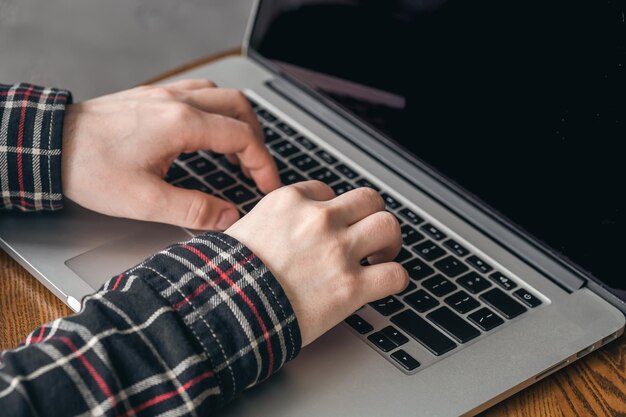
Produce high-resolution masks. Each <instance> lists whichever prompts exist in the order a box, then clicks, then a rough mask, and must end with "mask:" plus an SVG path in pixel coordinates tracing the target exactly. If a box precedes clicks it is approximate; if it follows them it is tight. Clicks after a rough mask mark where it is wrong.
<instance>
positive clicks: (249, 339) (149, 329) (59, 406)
mask: <svg viewBox="0 0 626 417" xmlns="http://www.w3.org/2000/svg"><path fill="white" fill-rule="evenodd" d="M2 91H7V92H8V91H13V92H12V93H11V95H10V97H12V98H11V99H8V100H6V101H5V103H12V104H9V106H8V107H7V108H5V109H2V107H1V106H2V105H1V104H0V110H1V111H2V112H3V114H9V116H6V117H7V118H9V119H11V123H6V122H4V120H3V124H2V125H0V132H3V133H2V135H3V136H1V137H2V138H5V139H6V140H5V139H3V140H5V141H3V142H2V143H3V146H5V148H3V149H2V151H0V155H1V156H0V157H1V158H2V159H1V160H0V170H2V176H3V177H2V179H3V181H5V179H8V181H7V182H3V183H2V191H3V192H5V191H7V194H5V195H8V196H9V201H8V202H7V201H6V199H5V202H4V204H3V206H4V207H18V208H20V209H27V210H32V209H54V208H58V207H60V198H61V197H60V195H59V197H58V199H57V198H52V193H50V192H48V194H46V192H47V191H41V195H40V196H39V197H37V195H36V193H32V194H25V193H22V194H20V192H19V191H20V190H21V188H19V184H22V183H23V184H25V185H24V189H27V188H26V184H33V183H34V182H35V181H36V179H35V178H33V175H34V174H32V172H38V173H39V175H43V174H41V172H43V171H44V167H45V170H47V167H50V166H51V165H56V166H57V168H58V169H57V170H53V169H51V170H50V171H47V174H46V175H47V176H46V177H45V179H46V180H48V181H50V182H51V183H53V184H57V186H58V184H60V177H59V175H60V168H59V167H58V166H59V165H60V156H59V158H52V157H53V155H52V154H51V153H50V152H48V153H47V154H46V156H45V157H39V158H32V156H33V155H35V154H37V155H39V156H41V155H44V153H39V152H36V151H32V150H33V149H35V148H33V147H32V146H34V144H37V143H39V144H40V146H41V142H43V141H42V140H41V139H39V141H38V142H36V141H35V140H33V138H29V137H28V135H31V134H36V135H40V137H44V136H45V135H50V134H52V135H53V136H54V135H57V136H55V137H53V138H50V137H49V136H45V137H46V140H47V141H48V143H49V144H52V143H54V144H56V145H55V146H56V148H55V149H57V150H58V151H59V155H60V146H61V139H60V134H61V132H62V128H61V126H53V125H54V123H58V122H59V121H62V120H63V115H62V114H55V112H60V113H62V112H63V110H59V109H58V108H57V107H54V106H55V105H54V104H50V103H48V99H45V103H41V105H34V108H35V109H37V110H36V111H35V112H34V114H32V115H31V118H30V119H28V118H26V119H25V118H24V117H21V116H19V115H18V116H17V119H14V116H13V108H16V107H19V106H18V105H17V104H15V103H17V102H18V99H17V98H16V97H18V93H17V92H18V91H20V93H19V94H20V95H21V97H22V101H21V103H22V107H24V108H26V110H24V112H26V113H29V111H30V109H32V108H33V107H31V105H30V104H24V103H30V101H29V100H31V99H33V98H32V97H33V96H34V95H35V94H38V95H39V96H40V98H41V97H44V96H49V95H50V94H56V95H60V94H62V93H60V92H56V93H54V92H53V90H43V89H37V88H35V87H33V88H32V90H31V87H28V86H20V87H10V88H6V89H5V90H2ZM27 91H32V93H31V94H30V95H28V93H27ZM46 91H48V93H46ZM35 92H37V93H35ZM64 94H65V95H64V97H65V99H62V100H61V99H58V100H59V102H61V101H63V103H67V101H68V99H69V94H68V93H64ZM5 96H6V97H9V94H8V93H7V94H6V95H5ZM3 97H4V96H3ZM24 100H25V101H24ZM54 101H55V100H54V99H51V102H54ZM7 112H8V113H7ZM40 112H43V114H40ZM20 114H22V113H20ZM20 117H21V119H20ZM20 120H25V121H24V122H20ZM36 120H42V121H43V120H45V121H47V123H50V127H49V128H46V129H44V128H42V127H41V126H42V125H43V122H41V124H39V122H36ZM52 120H54V122H52ZM35 122H36V126H27V124H28V123H35ZM16 123H17V124H16ZM6 126H8V127H9V129H15V127H14V126H17V129H18V131H17V132H15V131H14V130H11V132H10V133H4V130H2V129H3V128H4V127H6ZM20 130H21V131H22V132H23V133H21V134H20V133H19V131H20ZM50 132H52V133H50ZM44 133H45V135H44ZM16 137H18V138H21V139H19V144H20V145H21V146H18V142H13V139H12V138H16ZM7 138H8V139H7ZM5 144H7V145H5ZM25 144H27V146H26V147H25V146H24V145H25ZM11 147H15V149H14V150H13V148H11ZM18 147H21V149H22V150H19V149H17V148H18ZM25 148H28V149H31V152H30V153H28V152H24V151H23V149H25ZM44 149H46V150H50V151H51V150H52V145H46V146H45V147H44ZM11 153H13V154H15V155H11V156H9V155H10V154H11ZM20 154H21V155H22V163H21V164H22V165H21V167H22V168H21V169H25V170H30V171H31V177H30V178H31V181H30V182H27V181H25V180H24V178H25V177H24V175H25V173H22V175H21V176H20V175H18V173H17V172H16V171H15V170H16V169H18V168H17V166H18V165H16V161H15V159H17V155H20ZM24 155H30V156H31V158H30V159H28V161H29V165H28V167H30V168H24V167H25V166H26V164H25V162H24V160H25V159H26V158H24ZM54 156H57V155H56V154H55V155H54ZM11 158H13V159H14V162H13V163H11V164H9V163H7V160H9V159H11ZM35 160H37V161H39V163H40V164H41V165H40V166H39V167H33V163H34V161H35ZM51 160H54V162H53V163H51V162H50V161H51ZM44 161H46V162H44ZM10 174H11V175H10ZM13 178H17V180H14V179H13ZM19 178H22V180H20V179H19ZM33 180H35V181H33ZM16 181H17V182H16ZM20 181H23V182H20ZM4 184H9V185H10V186H11V187H12V186H13V185H15V184H18V188H4ZM41 189H42V190H55V192H58V193H59V194H60V187H59V188H53V187H49V188H44V187H43V186H42V188H41ZM8 190H13V191H8ZM15 190H17V191H15ZM11 192H13V193H15V195H16V197H13V194H11ZM29 195H30V196H31V198H30V199H29V198H28V196H29ZM21 198H23V199H24V200H23V201H25V202H28V204H31V205H28V204H24V203H23V201H22V200H21ZM57 204H59V206H58V207H57ZM0 215H1V214H0ZM301 343H302V341H301V338H300V331H299V328H298V324H297V321H296V317H295V314H294V312H293V310H292V308H291V305H290V303H289V301H288V299H287V296H286V294H285V293H284V291H283V289H282V288H281V286H280V285H279V283H278V281H277V280H276V279H275V277H274V276H273V275H272V274H271V272H270V271H269V270H268V269H267V268H266V267H265V265H264V264H263V262H261V260H259V259H258V258H257V257H256V256H255V255H254V254H253V253H252V252H250V251H249V250H248V249H247V248H246V247H245V246H243V245H242V244H241V243H239V242H237V241H236V240H235V239H233V238H231V237H230V236H227V235H225V234H222V233H207V234H204V235H202V236H198V237H196V238H194V239H191V240H190V241H188V242H184V243H180V244H177V245H173V246H171V247H169V248H167V249H166V250H164V251H162V252H159V253H157V254H155V255H153V256H152V257H150V258H149V259H148V260H146V261H145V262H143V263H142V264H140V265H138V266H136V267H134V268H132V269H130V270H129V271H126V272H125V273H123V274H120V275H119V276H116V277H114V278H112V279H110V280H109V281H108V282H107V283H106V284H104V286H103V287H102V288H101V289H100V290H99V291H98V292H96V293H95V294H93V295H90V296H88V297H86V298H85V299H84V300H83V307H82V310H81V312H80V313H78V314H76V315H73V316H69V317H66V318H62V319H57V320H55V321H53V322H51V323H48V324H46V325H44V326H42V327H41V328H39V329H37V330H35V331H33V332H32V333H31V334H30V335H29V336H28V337H27V338H26V339H25V340H24V342H23V343H22V344H21V345H20V346H19V347H17V348H16V349H14V350H7V351H4V352H1V353H0V410H2V411H1V412H0V414H2V415H5V414H6V415H11V416H13V415H16V416H17V415H19V416H22V415H33V416H40V415H45V416H50V415H58V416H88V415H106V416H118V417H130V416H134V415H170V416H182V415H189V416H204V415H209V414H212V413H213V412H214V411H215V410H216V409H218V408H219V407H221V406H223V405H225V404H226V403H228V402H229V401H231V400H232V399H233V398H235V397H236V396H237V394H239V393H240V392H242V391H243V390H244V389H246V388H249V387H251V386H253V385H255V384H256V383H258V382H260V381H262V380H264V379H266V378H267V377H269V376H270V375H271V374H272V373H274V372H276V371H277V370H278V369H280V367H281V366H282V365H283V364H284V363H285V362H286V361H288V360H291V359H293V358H294V357H295V356H296V355H297V354H298V352H299V350H300V346H301Z"/></svg>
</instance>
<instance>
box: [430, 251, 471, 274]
mask: <svg viewBox="0 0 626 417" xmlns="http://www.w3.org/2000/svg"><path fill="white" fill-rule="evenodd" d="M435 268H437V269H438V270H440V271H441V272H443V273H444V274H446V275H447V276H449V277H450V278H454V277H456V276H458V275H461V274H462V273H463V272H465V271H467V270H469V268H468V267H467V266H466V265H465V264H464V263H462V262H461V261H459V260H458V259H456V258H455V257H454V256H452V255H450V256H446V257H445V258H443V259H441V260H439V261H437V262H435Z"/></svg>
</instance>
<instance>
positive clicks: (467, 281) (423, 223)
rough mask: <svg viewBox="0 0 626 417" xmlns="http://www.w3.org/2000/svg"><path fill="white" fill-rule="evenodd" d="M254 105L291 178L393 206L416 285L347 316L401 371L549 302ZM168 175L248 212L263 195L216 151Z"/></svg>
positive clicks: (187, 160)
mask: <svg viewBox="0 0 626 417" xmlns="http://www.w3.org/2000/svg"><path fill="white" fill-rule="evenodd" d="M251 104H252V106H253V108H254V111H255V112H256V114H257V116H258V118H259V121H260V122H261V124H262V126H263V131H264V133H265V140H266V143H267V146H268V148H269V150H270V153H271V154H272V155H273V156H274V158H275V160H276V164H277V166H278V169H279V174H280V178H281V180H282V181H283V183H284V184H293V183H296V182H299V181H305V180H309V179H316V180H320V181H323V182H325V183H326V184H328V185H330V186H331V187H332V188H333V190H334V191H335V193H336V194H337V195H340V194H343V193H345V192H348V191H350V190H352V189H354V188H358V187H370V188H373V189H376V190H377V191H379V192H380V193H381V196H382V197H383V199H384V201H385V204H386V207H387V210H388V211H390V212H392V213H394V214H395V215H396V217H397V218H398V220H399V221H400V225H401V230H402V238H403V240H404V246H403V248H402V250H401V252H400V254H399V255H398V257H397V258H396V261H398V262H400V263H401V264H402V265H403V266H404V267H405V268H406V269H407V271H408V273H409V276H410V283H409V286H408V287H407V288H406V289H405V290H404V291H402V292H401V293H399V294H396V295H393V296H389V297H386V298H384V299H381V300H377V301H374V302H372V303H370V304H369V306H364V307H363V308H362V309H360V310H359V311H357V312H356V313H355V314H353V315H352V316H350V317H348V318H347V319H346V323H347V324H348V326H350V327H351V328H352V329H353V330H354V331H355V332H356V333H357V334H358V335H359V337H361V338H362V339H363V340H365V341H366V342H367V343H369V344H370V346H372V347H373V348H374V349H375V350H377V351H378V352H379V353H380V354H381V355H383V356H384V357H385V358H386V359H387V360H389V361H390V362H391V363H394V364H395V365H396V366H397V367H398V368H399V369H401V370H403V371H404V372H405V373H414V372H416V371H417V370H419V369H420V366H421V365H420V362H419V361H418V359H416V358H415V357H413V356H418V355H424V354H426V355H433V356H434V357H441V356H442V355H445V354H447V353H449V352H453V351H454V350H455V349H459V348H460V347H462V346H463V345H464V344H467V343H468V342H470V341H474V340H476V339H479V338H480V337H483V336H485V335H487V334H488V333H489V332H492V331H493V330H494V329H497V328H498V327H500V326H502V325H503V324H504V323H506V322H507V321H508V320H512V319H514V318H517V317H519V316H520V315H523V314H524V313H526V312H528V311H529V310H531V309H533V308H536V307H538V306H540V305H541V304H542V301H541V298H540V297H539V296H537V295H535V293H534V290H533V291H529V290H527V289H526V288H523V287H522V283H521V282H516V281H515V280H514V279H512V278H510V277H509V276H507V275H506V274H505V273H503V272H500V271H498V270H497V269H496V268H494V267H493V266H492V265H491V264H490V263H489V262H488V260H485V259H482V258H481V257H479V256H477V255H476V254H473V253H472V252H471V251H470V250H469V249H467V248H466V247H465V246H464V244H463V243H462V242H459V241H458V240H456V239H453V238H450V237H449V236H448V233H446V231H444V230H443V229H444V227H440V226H438V225H436V224H433V222H431V221H427V220H426V219H425V218H424V217H425V216H423V215H421V214H419V213H416V212H415V211H414V210H413V209H411V208H409V207H405V206H404V205H403V204H402V203H401V202H399V200H398V199H397V198H395V197H393V195H392V193H391V192H390V191H386V190H382V189H381V188H380V187H379V186H378V185H376V184H375V182H373V181H372V180H370V179H369V178H367V177H365V176H364V175H362V173H361V172H359V171H358V170H357V169H355V168H354V167H352V166H350V165H349V164H348V163H347V162H346V161H342V160H340V158H339V157H338V156H337V155H334V154H333V153H331V152H329V151H328V150H326V149H324V147H323V146H322V145H321V144H319V143H318V142H317V141H315V140H314V139H312V138H309V137H307V136H305V135H303V134H301V133H300V132H298V130H297V129H296V128H294V127H292V126H291V125H289V124H288V123H286V122H284V121H282V120H280V119H279V117H278V116H276V115H275V114H273V113H272V112H270V111H269V110H268V109H265V108H263V107H261V106H260V105H259V104H258V103H256V102H254V101H252V100H251ZM166 180H167V181H169V182H171V183H172V184H173V185H176V186H179V187H184V188H189V189H195V190H200V191H202V192H206V193H210V194H213V195H217V196H220V197H222V198H224V199H227V200H230V201H232V202H233V203H235V204H236V205H237V206H238V208H239V210H240V211H241V214H242V215H245V214H246V213H247V212H249V211H250V210H252V208H254V206H255V205H256V203H258V202H259V200H260V199H261V198H262V197H263V194H262V193H261V192H260V191H259V190H258V188H257V187H256V186H255V185H254V182H253V181H252V180H250V179H249V178H247V177H246V176H245V175H243V173H242V172H241V170H240V169H239V167H238V166H236V165H232V164H230V163H229V162H228V160H227V159H226V158H225V157H224V156H223V155H218V154H214V153H211V152H204V151H200V152H195V153H190V154H183V155H180V157H179V158H178V159H177V160H176V161H175V162H174V164H173V165H172V167H171V169H170V170H169V172H168V174H167V176H166ZM468 246H469V245H468ZM369 308H371V309H372V310H373V311H375V312H376V313H374V314H376V315H377V317H376V319H375V320H374V321H375V322H376V323H378V324H376V323H369V322H368V321H367V320H366V319H365V317H364V316H370V317H371V314H372V313H371V312H369V311H366V309H369ZM381 318H382V323H384V325H382V326H381V325H380V324H379V323H380V322H381V320H379V319H381ZM411 344H418V345H415V346H411ZM420 347H421V348H420ZM422 348H425V351H424V349H422ZM409 352H418V353H417V354H416V353H413V355H412V354H411V353H409ZM422 357H423V356H422ZM430 359H432V357H431V358H429V360H430ZM431 362H432V361H431Z"/></svg>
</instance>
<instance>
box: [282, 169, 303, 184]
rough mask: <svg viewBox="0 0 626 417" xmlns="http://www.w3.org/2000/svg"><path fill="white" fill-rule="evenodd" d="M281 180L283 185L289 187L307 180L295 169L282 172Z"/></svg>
mask: <svg viewBox="0 0 626 417" xmlns="http://www.w3.org/2000/svg"><path fill="white" fill-rule="evenodd" d="M280 180H281V181H282V182H283V184H285V185H289V184H295V183H296V182H300V181H304V180H306V178H304V177H303V176H302V175H300V174H298V173H297V172H296V171H294V170H293V169H289V170H287V171H284V172H281V174H280Z"/></svg>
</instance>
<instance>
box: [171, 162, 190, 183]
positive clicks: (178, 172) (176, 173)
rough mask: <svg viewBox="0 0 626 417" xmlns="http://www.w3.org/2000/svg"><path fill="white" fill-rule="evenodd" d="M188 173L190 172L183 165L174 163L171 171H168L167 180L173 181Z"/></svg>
mask: <svg viewBox="0 0 626 417" xmlns="http://www.w3.org/2000/svg"><path fill="white" fill-rule="evenodd" d="M187 175H189V174H188V173H187V171H185V170H184V169H183V168H182V167H180V166H179V165H176V164H172V166H171V167H170V169H169V171H167V174H166V175H165V181H167V182H173V181H176V180H179V179H181V178H183V177H186V176H187Z"/></svg>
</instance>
